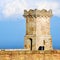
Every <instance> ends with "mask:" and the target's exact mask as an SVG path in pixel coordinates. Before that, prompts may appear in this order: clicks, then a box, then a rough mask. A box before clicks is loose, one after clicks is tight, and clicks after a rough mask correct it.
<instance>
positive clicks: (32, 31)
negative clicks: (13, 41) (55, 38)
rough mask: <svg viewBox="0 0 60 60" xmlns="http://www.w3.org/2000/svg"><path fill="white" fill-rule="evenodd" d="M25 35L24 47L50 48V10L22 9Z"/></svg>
mask: <svg viewBox="0 0 60 60" xmlns="http://www.w3.org/2000/svg"><path fill="white" fill-rule="evenodd" d="M24 17H25V18H26V35H25V40H24V48H25V49H29V50H52V38H51V35H50V18H51V17H52V10H49V11H47V10H45V9H43V10H37V9H35V10H32V9H30V10H29V11H26V10H24Z"/></svg>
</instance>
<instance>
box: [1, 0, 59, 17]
mask: <svg viewBox="0 0 60 60" xmlns="http://www.w3.org/2000/svg"><path fill="white" fill-rule="evenodd" d="M24 9H27V10H29V9H47V10H49V9H52V11H53V14H54V15H55V16H59V17H60V3H59V2H58V1H54V0H53V1H52V0H48V1H47V0H44V1H43V0H38V1H37V0H11V1H8V2H7V3H6V4H5V5H4V8H3V11H2V12H3V14H4V16H7V17H8V16H12V15H15V14H17V15H18V14H19V15H20V16H21V15H22V14H23V12H24Z"/></svg>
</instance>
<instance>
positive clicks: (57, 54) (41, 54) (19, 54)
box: [0, 50, 60, 60]
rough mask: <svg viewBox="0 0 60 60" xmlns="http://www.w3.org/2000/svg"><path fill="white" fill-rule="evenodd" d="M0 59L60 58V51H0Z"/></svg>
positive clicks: (53, 59) (36, 59)
mask: <svg viewBox="0 0 60 60" xmlns="http://www.w3.org/2000/svg"><path fill="white" fill-rule="evenodd" d="M0 60H60V51H59V50H52V51H27V50H25V51H23V50H13V51H9V50H8V51H3V50H2V51H0Z"/></svg>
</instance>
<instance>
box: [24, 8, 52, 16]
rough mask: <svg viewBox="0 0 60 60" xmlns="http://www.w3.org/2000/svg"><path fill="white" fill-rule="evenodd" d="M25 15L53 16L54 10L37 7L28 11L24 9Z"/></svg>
mask: <svg viewBox="0 0 60 60" xmlns="http://www.w3.org/2000/svg"><path fill="white" fill-rule="evenodd" d="M23 16H24V17H27V16H28V17H40V16H42V17H43V16H48V17H51V16H52V10H49V11H47V10H45V9H43V10H37V9H35V10H32V9H30V10H29V11H27V10H24V15H23Z"/></svg>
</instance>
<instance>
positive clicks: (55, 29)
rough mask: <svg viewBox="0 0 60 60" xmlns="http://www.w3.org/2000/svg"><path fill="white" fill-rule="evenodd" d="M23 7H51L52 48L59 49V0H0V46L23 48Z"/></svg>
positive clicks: (24, 23)
mask: <svg viewBox="0 0 60 60" xmlns="http://www.w3.org/2000/svg"><path fill="white" fill-rule="evenodd" d="M24 9H26V10H29V9H40V10H41V9H47V10H49V9H52V12H53V17H52V18H51V21H50V23H51V24H50V26H51V35H52V43H53V48H54V49H60V1H59V0H53V1H52V0H0V48H1V49H6V48H10V49H11V48H14V49H15V48H23V47H24V36H25V33H26V28H25V27H26V20H25V18H24V17H23V16H22V15H23V13H24Z"/></svg>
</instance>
